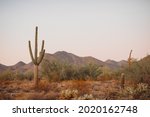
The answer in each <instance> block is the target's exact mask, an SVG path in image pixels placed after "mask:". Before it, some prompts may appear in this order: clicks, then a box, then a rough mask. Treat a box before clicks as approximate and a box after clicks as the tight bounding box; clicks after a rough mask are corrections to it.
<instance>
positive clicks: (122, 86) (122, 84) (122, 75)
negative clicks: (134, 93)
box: [120, 73, 125, 89]
mask: <svg viewBox="0 0 150 117" xmlns="http://www.w3.org/2000/svg"><path fill="white" fill-rule="evenodd" d="M120 85H121V89H124V87H125V74H124V73H122V74H121V84H120Z"/></svg>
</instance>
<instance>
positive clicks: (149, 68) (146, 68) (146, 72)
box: [122, 55, 150, 84]
mask: <svg viewBox="0 0 150 117" xmlns="http://www.w3.org/2000/svg"><path fill="white" fill-rule="evenodd" d="M122 72H124V73H125V75H126V78H128V79H131V80H134V81H135V82H138V83H142V82H143V83H148V84H150V55H149V56H147V57H145V58H143V59H141V60H140V61H134V62H133V63H132V64H131V66H130V67H127V68H125V69H124V70H123V71H122Z"/></svg>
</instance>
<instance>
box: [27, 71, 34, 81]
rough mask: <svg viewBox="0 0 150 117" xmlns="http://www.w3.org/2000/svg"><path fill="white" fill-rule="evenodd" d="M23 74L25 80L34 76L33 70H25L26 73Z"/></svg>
mask: <svg viewBox="0 0 150 117" xmlns="http://www.w3.org/2000/svg"><path fill="white" fill-rule="evenodd" d="M25 76H26V79H27V80H30V81H31V80H33V77H34V74H33V72H27V73H25Z"/></svg>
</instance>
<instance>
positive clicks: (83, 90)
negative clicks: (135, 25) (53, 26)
mask: <svg viewBox="0 0 150 117" xmlns="http://www.w3.org/2000/svg"><path fill="white" fill-rule="evenodd" d="M37 36H38V27H36V31H35V52H34V53H35V55H34V56H33V53H32V48H31V42H30V41H29V52H30V56H31V60H32V62H31V63H29V64H25V63H23V62H19V63H17V64H15V65H14V66H11V67H7V66H5V65H1V64H0V99H3V100H8V99H13V100H15V99H24V100H37V99H39V100H111V99H113V100H116V99H118V100H121V99H125V100H128V99H131V100H134V99H143V100H148V99H150V55H148V56H146V57H144V58H143V59H141V60H136V59H133V58H132V56H131V54H132V50H131V51H130V53H129V57H128V60H127V61H120V62H116V61H112V60H108V61H106V62H102V61H100V60H98V59H95V58H93V57H78V56H76V55H73V54H71V53H67V52H64V51H62V52H56V53H55V54H53V55H52V54H45V50H44V41H42V47H41V51H40V52H39V57H38V47H37V46H38V42H37V41H38V40H37ZM40 63H41V64H40ZM33 68H34V70H33Z"/></svg>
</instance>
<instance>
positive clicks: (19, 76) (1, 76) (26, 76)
mask: <svg viewBox="0 0 150 117" xmlns="http://www.w3.org/2000/svg"><path fill="white" fill-rule="evenodd" d="M32 79H33V73H32V72H31V73H30V72H28V73H22V72H18V71H12V70H9V69H8V70H6V71H3V72H2V73H0V80H32Z"/></svg>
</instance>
